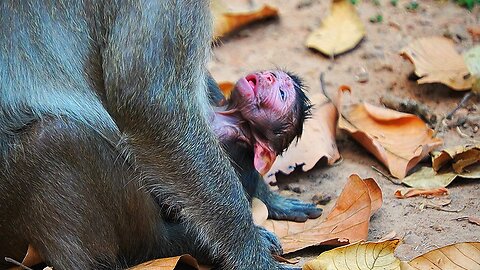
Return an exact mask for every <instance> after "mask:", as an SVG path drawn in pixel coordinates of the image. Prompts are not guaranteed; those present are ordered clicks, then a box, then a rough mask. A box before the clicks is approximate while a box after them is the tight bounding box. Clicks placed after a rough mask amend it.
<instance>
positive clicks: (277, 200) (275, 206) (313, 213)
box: [251, 175, 322, 221]
mask: <svg viewBox="0 0 480 270" xmlns="http://www.w3.org/2000/svg"><path fill="white" fill-rule="evenodd" d="M251 181H255V182H256V189H255V192H254V195H253V196H254V197H257V198H259V199H260V200H261V201H262V202H264V203H265V205H266V206H267V209H268V217H269V218H271V219H279V220H292V221H306V220H307V219H309V218H317V217H319V216H320V215H321V214H322V209H320V208H317V207H316V205H315V204H312V203H305V202H302V201H300V200H297V199H292V198H286V197H283V196H281V195H279V194H277V193H275V192H273V191H271V190H270V189H269V187H268V186H267V184H266V183H265V182H264V181H263V179H262V178H261V176H260V175H258V177H256V178H252V180H251Z"/></svg>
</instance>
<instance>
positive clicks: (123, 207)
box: [0, 118, 162, 269]
mask: <svg viewBox="0 0 480 270" xmlns="http://www.w3.org/2000/svg"><path fill="white" fill-rule="evenodd" d="M114 135H115V134H114V132H112V133H111V134H108V131H106V130H105V129H103V130H101V129H100V128H98V129H97V128H96V127H92V125H91V124H88V125H87V124H83V123H81V122H78V121H74V120H71V119H68V118H49V119H44V120H41V121H37V122H34V123H32V124H30V125H28V126H27V127H25V129H24V130H22V131H21V132H19V133H18V134H17V135H16V136H13V137H12V138H10V139H5V140H3V138H2V140H3V142H1V144H0V145H1V146H2V147H3V148H6V149H0V150H2V152H1V154H2V155H3V157H2V156H0V158H2V160H1V161H2V162H0V192H1V194H2V195H1V196H0V197H1V198H0V205H1V207H0V255H1V256H0V257H1V258H2V260H1V261H3V258H4V257H5V256H8V257H12V258H13V259H15V260H17V261H21V260H22V258H23V256H24V255H25V251H26V248H27V246H28V245H29V244H30V245H32V246H33V247H34V248H35V249H36V250H37V251H38V252H39V254H40V256H41V257H42V258H43V259H44V260H45V261H46V262H47V263H48V264H49V265H51V266H53V267H54V269H99V268H109V269H112V268H116V267H118V266H120V264H119V262H120V261H121V262H122V263H121V265H124V264H127V263H128V264H131V263H136V262H138V261H140V260H144V259H146V258H148V257H149V255H151V252H152V250H154V249H156V245H157V244H156V243H158V242H159V240H160V239H159V236H158V232H159V231H161V230H162V228H161V227H160V225H161V224H159V222H160V219H159V217H158V214H157V212H158V211H157V207H156V205H155V203H154V202H153V200H152V199H151V196H150V195H148V194H147V193H146V192H145V191H144V190H143V189H142V187H141V186H139V181H138V177H137V176H136V175H135V172H134V170H133V169H132V167H133V166H132V164H130V163H129V162H128V161H127V160H126V159H124V158H123V157H122V155H120V154H119V153H120V152H121V151H120V150H119V149H118V147H119V146H118V145H116V142H115V141H111V140H112V139H115V136H114ZM117 137H118V135H117ZM160 242H161V241H160ZM157 252H158V251H157ZM2 263H3V265H2ZM4 264H5V262H0V268H1V269H3V268H4V267H3V266H5V265H4ZM10 266H11V265H10Z"/></svg>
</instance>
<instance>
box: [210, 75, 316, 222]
mask: <svg viewBox="0 0 480 270" xmlns="http://www.w3.org/2000/svg"><path fill="white" fill-rule="evenodd" d="M208 84H209V89H210V90H209V91H210V98H211V101H212V103H215V104H221V103H225V102H224V100H223V99H222V98H221V96H222V95H221V92H220V89H219V88H218V86H217V85H216V83H215V81H213V79H211V80H209V82H208ZM226 103H227V104H226V105H225V106H223V107H216V108H215V114H214V116H213V119H212V125H213V130H214V132H215V134H216V135H217V136H218V138H219V139H220V141H221V142H222V144H223V145H224V148H225V149H226V151H227V153H228V154H229V156H230V159H231V163H232V165H233V166H234V168H235V170H236V172H237V174H238V175H239V178H240V180H241V181H242V184H243V187H244V189H245V191H246V193H247V195H248V197H249V199H250V200H251V199H252V197H257V198H259V199H260V200H261V201H263V202H264V203H265V205H266V206H267V208H268V213H269V214H268V215H269V218H272V219H282V220H292V221H305V220H307V219H308V218H317V217H318V216H320V215H321V213H322V209H320V208H317V207H316V206H315V205H314V204H311V203H304V202H302V201H299V200H297V199H291V198H286V197H282V196H280V195H279V194H277V193H275V192H273V191H271V190H270V189H269V187H268V185H267V184H266V183H265V182H264V180H263V178H262V175H264V174H265V173H267V172H268V171H269V169H270V168H271V166H272V164H273V162H274V161H275V159H276V157H277V156H278V155H280V154H282V153H283V151H285V150H286V149H287V147H288V146H289V145H290V143H291V142H292V141H293V140H294V139H295V138H297V139H298V138H300V136H301V135H302V131H303V123H304V121H305V120H306V119H307V118H308V117H309V116H310V115H311V107H312V105H311V103H310V100H309V99H308V97H307V96H306V95H305V92H304V85H303V83H302V81H301V80H300V78H299V77H297V76H295V75H293V74H291V73H288V72H284V71H281V70H266V71H260V72H255V73H252V74H249V75H247V76H245V77H243V78H241V79H240V80H238V81H237V83H236V85H235V88H234V89H233V91H232V93H231V96H230V98H229V100H228V101H227V102H226Z"/></svg>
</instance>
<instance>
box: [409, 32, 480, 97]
mask: <svg viewBox="0 0 480 270" xmlns="http://www.w3.org/2000/svg"><path fill="white" fill-rule="evenodd" d="M400 54H401V55H402V56H404V57H406V58H407V59H408V60H410V61H411V62H412V63H413V64H414V65H415V74H416V75H417V76H419V77H420V79H419V80H418V81H417V82H418V83H419V84H422V83H442V84H445V85H447V86H449V87H450V88H452V89H454V90H458V91H464V90H468V89H470V88H472V84H473V81H474V80H473V77H472V76H469V74H470V72H469V70H468V69H467V66H466V64H465V62H464V59H463V57H462V56H461V55H460V54H458V53H457V51H456V50H455V47H454V44H453V42H452V41H451V40H450V39H447V38H445V37H436V36H433V37H424V38H419V39H417V40H415V41H413V42H412V43H410V44H409V45H408V46H407V47H405V48H403V49H402V50H401V51H400Z"/></svg>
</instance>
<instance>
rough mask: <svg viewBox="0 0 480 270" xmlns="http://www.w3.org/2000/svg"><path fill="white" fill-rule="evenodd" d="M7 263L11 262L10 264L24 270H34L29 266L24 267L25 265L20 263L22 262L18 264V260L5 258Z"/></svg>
mask: <svg viewBox="0 0 480 270" xmlns="http://www.w3.org/2000/svg"><path fill="white" fill-rule="evenodd" d="M5 261H6V262H9V263H13V264H15V265H16V266H19V267H21V268H23V269H25V270H33V269H32V268H30V267H28V266H26V265H24V264H22V263H20V262H17V261H16V260H14V259H12V258H9V257H5Z"/></svg>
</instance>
